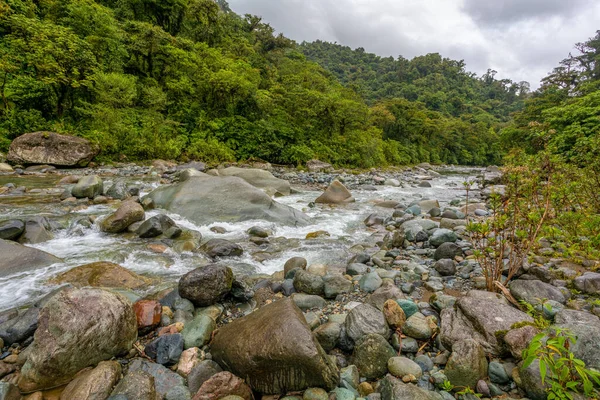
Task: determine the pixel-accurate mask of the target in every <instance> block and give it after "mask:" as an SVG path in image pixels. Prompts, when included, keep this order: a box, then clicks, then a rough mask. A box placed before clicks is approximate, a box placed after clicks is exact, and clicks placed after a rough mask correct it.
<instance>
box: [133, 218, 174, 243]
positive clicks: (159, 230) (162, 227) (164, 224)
mask: <svg viewBox="0 0 600 400" xmlns="http://www.w3.org/2000/svg"><path fill="white" fill-rule="evenodd" d="M174 226H176V224H175V221H173V220H172V219H171V218H169V217H168V216H166V215H164V214H159V215H155V216H154V217H150V218H148V219H147V220H145V221H144V222H143V223H142V224H141V225H140V226H139V227H138V228H137V230H136V231H135V233H137V234H138V236H139V237H141V238H142V239H146V238H154V237H157V236H160V235H162V234H163V233H165V232H166V231H168V230H169V229H170V228H172V227H174Z"/></svg>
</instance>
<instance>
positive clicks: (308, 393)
mask: <svg viewBox="0 0 600 400" xmlns="http://www.w3.org/2000/svg"><path fill="white" fill-rule="evenodd" d="M302 400H329V396H328V395H327V392H326V391H325V390H323V389H321V388H310V389H306V390H305V391H304V394H303V395H302Z"/></svg>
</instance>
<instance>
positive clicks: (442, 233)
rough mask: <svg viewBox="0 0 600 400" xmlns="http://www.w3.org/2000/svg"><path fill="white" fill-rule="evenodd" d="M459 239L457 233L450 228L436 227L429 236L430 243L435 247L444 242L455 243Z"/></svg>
mask: <svg viewBox="0 0 600 400" xmlns="http://www.w3.org/2000/svg"><path fill="white" fill-rule="evenodd" d="M457 240H458V237H457V236H456V233H454V232H453V231H451V230H450V229H443V228H440V229H436V230H435V232H433V235H431V237H430V238H429V244H430V245H432V246H433V247H439V246H441V245H442V244H443V243H454V242H456V241H457Z"/></svg>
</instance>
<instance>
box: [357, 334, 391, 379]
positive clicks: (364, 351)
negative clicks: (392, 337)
mask: <svg viewBox="0 0 600 400" xmlns="http://www.w3.org/2000/svg"><path fill="white" fill-rule="evenodd" d="M395 355H396V352H395V351H394V349H393V348H392V346H390V344H389V343H388V342H387V340H385V338H384V337H383V336H381V335H378V334H376V333H369V334H367V335H366V336H363V337H361V338H360V339H359V340H358V341H357V342H356V344H355V346H354V352H353V353H352V363H353V364H354V365H356V367H357V368H358V370H359V371H360V375H361V376H363V377H365V378H367V379H378V378H381V377H382V376H384V375H385V374H386V373H387V364H388V360H389V359H390V358H392V357H394V356H395Z"/></svg>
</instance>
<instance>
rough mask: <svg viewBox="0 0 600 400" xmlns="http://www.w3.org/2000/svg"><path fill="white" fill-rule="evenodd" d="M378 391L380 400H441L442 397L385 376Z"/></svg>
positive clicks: (390, 376)
mask: <svg viewBox="0 0 600 400" xmlns="http://www.w3.org/2000/svg"><path fill="white" fill-rule="evenodd" d="M379 390H380V392H381V400H404V399H406V400H408V399H410V400H442V399H443V398H442V396H441V395H440V394H438V393H436V392H431V391H428V390H425V389H422V388H420V387H418V386H415V385H411V384H407V383H404V382H402V381H401V380H399V379H398V378H395V377H393V376H392V375H389V374H388V375H387V376H386V377H385V378H383V379H382V380H381V381H380V384H379Z"/></svg>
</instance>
